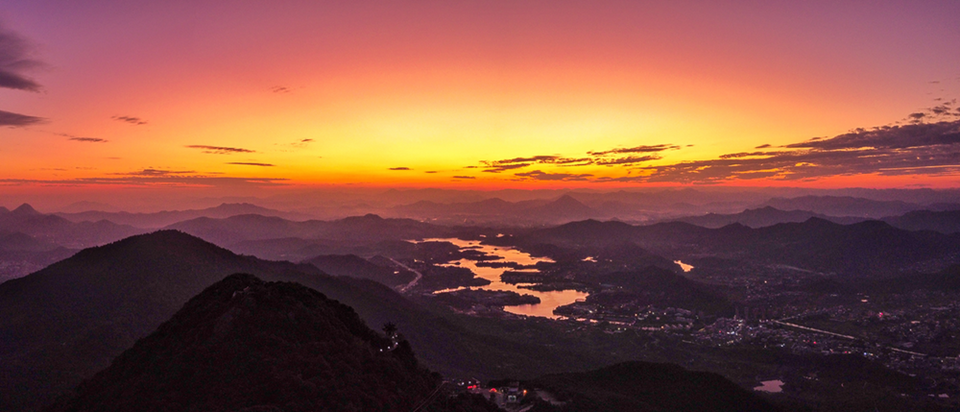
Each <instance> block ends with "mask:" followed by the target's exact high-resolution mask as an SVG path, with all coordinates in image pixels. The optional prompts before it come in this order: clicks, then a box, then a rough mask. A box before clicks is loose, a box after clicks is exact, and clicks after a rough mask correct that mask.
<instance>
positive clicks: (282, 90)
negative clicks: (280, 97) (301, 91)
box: [270, 86, 293, 93]
mask: <svg viewBox="0 0 960 412" xmlns="http://www.w3.org/2000/svg"><path fill="white" fill-rule="evenodd" d="M270 91H271V92H274V93H290V92H291V91H293V90H290V89H289V88H287V87H284V86H273V87H271V88H270Z"/></svg>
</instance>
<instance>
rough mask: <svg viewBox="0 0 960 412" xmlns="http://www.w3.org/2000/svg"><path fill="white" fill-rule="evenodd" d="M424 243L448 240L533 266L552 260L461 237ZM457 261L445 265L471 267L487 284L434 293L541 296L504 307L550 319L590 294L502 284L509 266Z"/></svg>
mask: <svg viewBox="0 0 960 412" xmlns="http://www.w3.org/2000/svg"><path fill="white" fill-rule="evenodd" d="M424 242H450V243H453V244H454V245H457V246H458V247H460V248H461V249H463V248H468V247H469V248H471V249H475V250H477V251H480V252H483V253H485V254H488V255H493V256H500V257H502V258H503V259H501V260H496V261H495V262H514V263H519V264H521V265H535V264H536V263H537V262H553V261H552V260H550V259H548V258H538V257H534V256H530V255H529V254H527V253H524V252H521V251H519V250H516V249H514V248H510V247H501V246H489V245H481V244H480V241H479V240H463V239H424ZM457 263H459V264H455V263H451V264H448V265H447V266H459V267H464V268H467V269H470V270H471V271H473V273H475V274H476V275H477V277H480V278H484V279H486V280H489V281H490V284H489V285H486V286H479V287H470V288H464V287H461V288H457V289H447V290H441V291H437V292H435V293H442V292H451V291H454V290H460V289H474V290H476V289H483V290H509V291H512V292H517V293H519V294H521V295H533V296H536V297H538V298H540V303H538V304H535V305H517V306H506V307H504V308H503V310H505V311H507V312H510V313H514V314H517V315H525V316H541V317H545V318H550V319H557V318H559V316H556V315H554V314H553V310H554V309H556V308H557V307H559V306H563V305H569V304H571V303H573V302H576V301H577V300H579V299H586V298H587V296H588V295H589V294H588V293H586V292H579V291H576V290H559V291H551V292H539V291H535V290H530V289H523V288H520V287H518V286H523V285H531V284H529V283H527V284H524V283H520V284H515V285H514V284H509V283H503V282H502V281H500V275H502V274H503V272H506V271H508V270H512V269H510V268H490V267H484V266H477V262H476V261H473V260H469V259H460V261H459V262H457ZM515 271H517V272H531V273H538V272H539V271H538V270H536V269H521V270H515Z"/></svg>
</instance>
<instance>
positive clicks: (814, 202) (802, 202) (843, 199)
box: [763, 196, 923, 219]
mask: <svg viewBox="0 0 960 412" xmlns="http://www.w3.org/2000/svg"><path fill="white" fill-rule="evenodd" d="M763 206H770V207H774V208H777V209H780V210H787V211H792V210H803V211H808V212H813V213H818V214H823V215H828V216H854V217H861V218H872V219H879V218H882V217H885V216H894V215H901V214H904V213H907V212H911V211H914V210H921V209H923V206H921V205H919V204H916V203H908V202H904V201H900V200H871V199H865V198H859V197H851V196H801V197H795V198H782V197H776V198H773V199H770V200H768V201H767V202H766V203H764V204H763Z"/></svg>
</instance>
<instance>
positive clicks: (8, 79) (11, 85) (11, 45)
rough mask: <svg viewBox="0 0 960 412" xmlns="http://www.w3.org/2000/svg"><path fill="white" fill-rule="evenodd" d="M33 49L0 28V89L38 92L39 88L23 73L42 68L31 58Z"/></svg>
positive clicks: (14, 35) (25, 41) (39, 63)
mask: <svg viewBox="0 0 960 412" xmlns="http://www.w3.org/2000/svg"><path fill="white" fill-rule="evenodd" d="M33 49H34V47H33V46H32V45H31V44H30V43H29V42H28V41H27V40H26V39H24V38H23V37H21V36H20V35H18V34H17V33H14V32H12V31H10V30H6V29H5V28H3V27H2V26H0V88H7V89H15V90H25V91H28V92H39V91H40V90H41V88H42V87H41V86H40V84H39V83H37V82H36V81H34V80H33V79H31V78H29V77H27V75H26V74H24V72H27V71H30V70H32V69H36V68H38V67H42V66H43V63H41V62H40V61H39V60H35V59H33V58H31V54H33Z"/></svg>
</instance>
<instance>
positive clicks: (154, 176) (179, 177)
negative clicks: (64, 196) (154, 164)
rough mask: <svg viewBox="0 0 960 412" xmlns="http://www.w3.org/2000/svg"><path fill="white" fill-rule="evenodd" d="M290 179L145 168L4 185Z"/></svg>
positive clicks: (275, 182) (232, 184)
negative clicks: (94, 175) (101, 174)
mask: <svg viewBox="0 0 960 412" xmlns="http://www.w3.org/2000/svg"><path fill="white" fill-rule="evenodd" d="M286 180H287V179H278V178H269V177H229V176H221V175H219V173H197V172H195V171H192V170H167V169H158V168H145V169H141V170H135V171H132V172H125V173H111V174H107V175H104V176H100V177H86V178H76V179H49V180H43V179H0V185H57V186H88V185H123V186H143V187H149V186H152V187H157V186H163V187H229V188H238V187H263V186H282V185H284V184H285V181H286Z"/></svg>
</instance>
